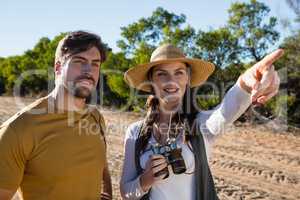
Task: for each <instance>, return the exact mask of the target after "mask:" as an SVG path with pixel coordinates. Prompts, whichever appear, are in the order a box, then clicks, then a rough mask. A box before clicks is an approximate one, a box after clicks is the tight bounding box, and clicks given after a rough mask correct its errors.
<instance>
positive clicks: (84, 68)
mask: <svg viewBox="0 0 300 200" xmlns="http://www.w3.org/2000/svg"><path fill="white" fill-rule="evenodd" d="M91 71H92V65H91V64H90V63H85V64H83V65H82V66H81V72H82V73H88V72H91Z"/></svg>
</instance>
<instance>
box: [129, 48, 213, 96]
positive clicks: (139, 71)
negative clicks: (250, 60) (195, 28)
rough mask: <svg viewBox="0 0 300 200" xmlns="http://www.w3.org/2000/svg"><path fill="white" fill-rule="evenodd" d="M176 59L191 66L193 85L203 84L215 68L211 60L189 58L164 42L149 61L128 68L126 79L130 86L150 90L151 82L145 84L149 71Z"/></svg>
mask: <svg viewBox="0 0 300 200" xmlns="http://www.w3.org/2000/svg"><path fill="white" fill-rule="evenodd" d="M175 61H179V62H182V63H186V64H187V65H188V66H190V67H191V83H190V85H191V87H196V86H199V85H201V84H203V83H204V82H205V81H206V80H207V78H208V77H209V76H210V75H211V74H212V73H213V71H214V69H215V66H214V64H212V63H210V62H206V61H203V60H200V59H192V58H187V57H186V56H185V55H184V53H183V52H182V51H181V50H180V49H179V48H177V47H175V46H173V45H171V44H164V45H162V46H160V47H158V48H157V49H155V51H154V52H153V53H152V55H151V59H150V62H149V63H145V64H141V65H137V66H135V67H132V68H130V69H129V70H127V71H126V72H125V74H124V79H125V81H126V83H127V84H128V85H129V86H131V87H133V88H136V89H138V90H142V91H145V92H150V91H151V86H150V84H143V83H145V82H146V81H148V77H147V75H148V71H149V70H150V69H151V68H152V67H154V66H156V65H159V64H163V63H170V62H175Z"/></svg>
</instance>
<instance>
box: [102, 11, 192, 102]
mask: <svg viewBox="0 0 300 200" xmlns="http://www.w3.org/2000/svg"><path fill="white" fill-rule="evenodd" d="M121 31H122V32H121V36H122V37H123V38H122V39H121V40H119V41H118V42H117V45H118V47H119V48H120V49H121V52H119V53H111V54H110V55H109V56H108V60H107V62H106V63H105V64H104V65H103V69H113V70H115V72H114V74H109V75H107V83H108V85H109V87H110V89H111V90H112V91H113V92H114V93H116V95H117V96H119V97H120V98H121V99H122V101H124V102H126V101H127V100H128V98H129V87H128V86H127V84H125V82H124V80H123V73H124V72H125V71H126V70H127V69H128V68H130V67H132V66H135V65H138V64H142V63H146V62H149V60H150V56H151V53H152V52H153V50H154V49H155V48H156V47H157V46H158V45H160V44H162V43H166V42H168V43H172V44H174V45H177V46H179V47H181V48H183V49H184V50H186V54H187V55H192V54H193V50H194V46H195V45H194V41H195V40H194V37H195V30H194V29H193V28H192V27H191V26H189V25H188V24H186V17H185V15H183V14H181V15H176V14H174V13H171V12H169V11H167V10H165V9H163V8H160V7H159V8H157V9H156V10H155V11H154V12H153V13H152V15H151V16H150V17H147V18H141V19H140V20H138V21H137V22H134V23H132V24H129V25H128V26H126V27H122V28H121Z"/></svg>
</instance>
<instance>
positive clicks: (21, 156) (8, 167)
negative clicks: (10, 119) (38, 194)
mask: <svg viewBox="0 0 300 200" xmlns="http://www.w3.org/2000/svg"><path fill="white" fill-rule="evenodd" d="M25 163H26V156H25V152H24V148H23V142H22V139H21V136H20V134H18V133H17V131H16V130H15V129H14V127H12V126H11V125H5V126H1V127H0V188H2V189H7V190H11V191H16V190H17V188H18V187H19V185H20V183H21V181H22V178H23V173H24V168H25Z"/></svg>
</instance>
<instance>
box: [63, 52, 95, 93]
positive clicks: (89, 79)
mask: <svg viewBox="0 0 300 200" xmlns="http://www.w3.org/2000/svg"><path fill="white" fill-rule="evenodd" d="M100 64H101V60H100V52H99V50H98V49H97V48H96V47H92V48H90V49H89V50H87V51H84V52H80V53H78V54H74V55H72V56H70V57H69V58H67V59H66V62H65V63H64V65H63V66H62V67H61V75H62V79H61V80H62V83H63V85H64V87H65V88H66V89H67V90H68V92H69V93H71V94H72V95H73V96H75V97H78V98H88V97H90V96H91V93H92V91H93V89H95V88H96V85H97V82H98V79H99V70H100Z"/></svg>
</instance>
